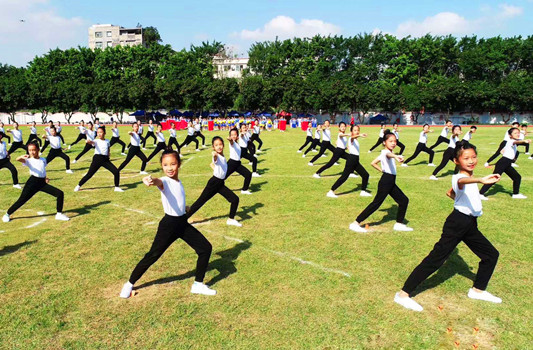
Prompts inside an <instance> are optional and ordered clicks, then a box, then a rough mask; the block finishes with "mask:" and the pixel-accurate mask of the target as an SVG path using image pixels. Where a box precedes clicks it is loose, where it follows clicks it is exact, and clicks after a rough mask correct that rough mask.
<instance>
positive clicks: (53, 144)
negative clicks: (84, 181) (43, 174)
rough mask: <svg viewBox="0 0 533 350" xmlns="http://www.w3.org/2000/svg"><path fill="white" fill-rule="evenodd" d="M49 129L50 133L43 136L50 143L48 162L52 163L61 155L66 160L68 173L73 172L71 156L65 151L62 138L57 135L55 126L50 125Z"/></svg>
mask: <svg viewBox="0 0 533 350" xmlns="http://www.w3.org/2000/svg"><path fill="white" fill-rule="evenodd" d="M49 131H50V135H47V134H44V135H43V138H44V139H45V140H46V141H48V143H49V144H50V152H48V155H47V156H46V164H47V165H48V164H50V163H51V162H52V161H53V160H54V159H55V158H56V157H59V158H61V159H63V160H64V161H65V168H66V172H67V174H72V170H70V157H69V156H67V155H66V154H65V153H63V149H62V148H61V138H60V137H59V136H58V135H57V131H56V128H55V126H52V127H50V130H49Z"/></svg>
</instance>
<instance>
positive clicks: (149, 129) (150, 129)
mask: <svg viewBox="0 0 533 350" xmlns="http://www.w3.org/2000/svg"><path fill="white" fill-rule="evenodd" d="M148 131H151V132H154V126H153V125H149V124H148Z"/></svg>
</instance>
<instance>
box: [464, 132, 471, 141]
mask: <svg viewBox="0 0 533 350" xmlns="http://www.w3.org/2000/svg"><path fill="white" fill-rule="evenodd" d="M471 139H472V133H471V132H470V131H469V132H467V133H466V134H465V136H463V141H470V140H471Z"/></svg>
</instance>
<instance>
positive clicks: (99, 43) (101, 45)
mask: <svg viewBox="0 0 533 350" xmlns="http://www.w3.org/2000/svg"><path fill="white" fill-rule="evenodd" d="M94 47H96V48H97V49H101V48H102V47H103V43H102V42H101V41H97V42H96V43H95V45H94Z"/></svg>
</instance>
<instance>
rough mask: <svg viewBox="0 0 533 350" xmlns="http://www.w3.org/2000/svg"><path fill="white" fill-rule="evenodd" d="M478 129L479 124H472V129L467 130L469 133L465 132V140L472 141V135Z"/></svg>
mask: <svg viewBox="0 0 533 350" xmlns="http://www.w3.org/2000/svg"><path fill="white" fill-rule="evenodd" d="M476 131H477V126H475V125H472V126H471V127H470V131H469V132H467V133H466V134H465V136H463V141H468V142H470V141H471V140H472V136H473V135H474V134H475V133H476Z"/></svg>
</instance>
